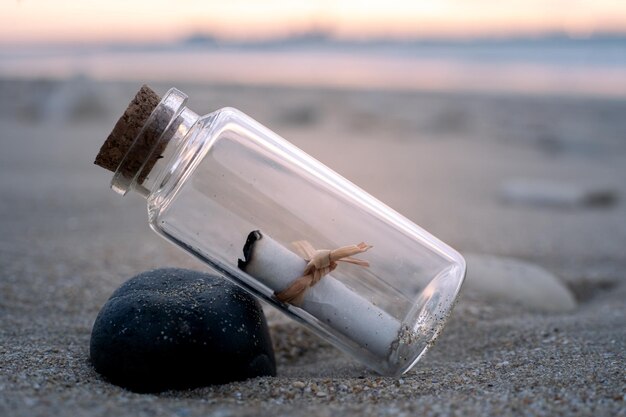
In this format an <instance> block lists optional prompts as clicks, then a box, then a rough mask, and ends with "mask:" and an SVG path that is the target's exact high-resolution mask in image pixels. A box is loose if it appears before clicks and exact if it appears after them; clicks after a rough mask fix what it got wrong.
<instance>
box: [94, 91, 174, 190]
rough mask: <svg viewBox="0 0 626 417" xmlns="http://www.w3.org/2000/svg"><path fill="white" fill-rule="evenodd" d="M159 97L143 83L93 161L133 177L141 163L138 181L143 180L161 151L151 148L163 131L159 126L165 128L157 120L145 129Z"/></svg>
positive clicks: (154, 145) (154, 146) (110, 169)
mask: <svg viewBox="0 0 626 417" xmlns="http://www.w3.org/2000/svg"><path fill="white" fill-rule="evenodd" d="M160 101H161V97H159V95H158V94H157V93H155V92H154V91H153V90H152V89H151V88H150V87H148V86H147V85H143V86H142V87H141V89H140V90H139V91H138V92H137V94H136V95H135V97H134V98H133V99H132V101H131V102H130V104H129V105H128V107H127V108H126V110H125V111H124V114H122V117H120V118H119V120H118V121H117V123H116V124H115V127H114V128H113V130H112V131H111V134H110V135H109V136H108V137H107V139H106V140H105V141H104V144H103V145H102V147H101V148H100V152H98V155H97V156H96V160H95V161H94V163H95V164H96V165H99V166H101V167H102V168H105V169H108V170H109V171H112V172H116V171H117V170H118V169H120V170H121V174H122V175H124V176H125V177H127V178H134V177H135V176H136V175H138V174H139V169H141V167H142V166H143V167H144V168H143V170H142V172H141V173H140V174H139V178H138V182H139V183H141V182H143V179H145V176H146V175H147V173H148V172H150V169H151V168H152V166H154V163H155V162H156V161H157V160H158V158H159V155H160V152H154V150H155V148H157V147H158V146H157V145H158V143H157V142H158V141H159V138H160V135H161V133H162V130H160V131H159V129H158V128H164V123H159V121H156V123H153V124H151V125H154V126H150V127H151V128H150V129H144V126H146V124H147V122H148V118H149V117H150V115H151V114H152V112H153V111H154V109H156V107H157V105H158V104H159V102H160ZM165 124H166V123H165ZM146 127H147V126H146ZM142 129H143V132H142ZM140 134H141V136H140ZM135 141H137V142H135ZM157 150H158V149H157ZM129 151H130V153H129ZM147 158H149V159H147ZM122 162H124V165H123V166H121V164H122ZM144 163H145V165H144Z"/></svg>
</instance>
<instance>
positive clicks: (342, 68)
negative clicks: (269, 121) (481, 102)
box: [0, 36, 626, 98]
mask: <svg viewBox="0 0 626 417" xmlns="http://www.w3.org/2000/svg"><path fill="white" fill-rule="evenodd" d="M0 77H3V78H55V79H58V78H70V77H87V78H92V79H97V80H108V81H136V80H140V81H185V82H202V83H228V84H255V85H278V86H309V87H329V88H350V89H352V88H355V89H391V90H411V91H413V90H425V91H455V92H456V91H459V92H487V93H489V92H492V93H517V94H557V95H586V96H602V97H618V98H624V97H626V37H619V36H612V37H611V36H609V37H595V38H594V37H592V38H589V39H571V38H564V37H555V36H550V37H544V38H527V39H514V38H512V39H478V40H466V41H459V40H421V41H388V40H384V41H383V40H378V41H376V40H373V41H368V42H355V41H335V40H329V39H327V38H325V37H320V36H318V37H315V36H310V37H305V38H302V37H300V38H292V39H288V40H281V41H276V40H274V41H264V42H260V43H259V42H256V43H254V42H252V43H251V42H243V43H242V42H239V43H237V42H219V41H217V40H215V39H213V38H210V37H201V36H193V37H190V38H187V39H185V40H183V41H180V42H175V43H171V44H111V45H80V44H74V45H30V46H23V45H22V46H20V45H13V46H11V45H4V46H0Z"/></svg>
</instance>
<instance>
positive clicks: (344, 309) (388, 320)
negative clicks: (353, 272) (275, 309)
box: [239, 230, 400, 358]
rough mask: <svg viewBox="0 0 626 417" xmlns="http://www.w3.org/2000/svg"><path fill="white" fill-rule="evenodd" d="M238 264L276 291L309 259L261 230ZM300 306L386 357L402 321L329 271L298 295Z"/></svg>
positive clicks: (252, 237) (253, 234) (251, 238)
mask: <svg viewBox="0 0 626 417" xmlns="http://www.w3.org/2000/svg"><path fill="white" fill-rule="evenodd" d="M243 252H244V257H245V260H241V259H240V260H239V268H240V269H241V270H243V271H244V272H246V273H248V274H249V275H251V276H253V277H254V278H256V279H257V280H259V281H260V282H262V283H263V284H265V285H266V286H268V287H269V288H270V289H272V290H273V291H274V292H275V293H281V292H282V291H284V290H286V289H287V288H289V287H290V286H291V285H292V283H293V282H294V281H295V280H297V279H298V278H300V277H302V275H303V272H304V271H305V268H306V267H307V263H308V262H307V261H306V260H305V259H304V258H303V257H302V256H299V255H297V254H296V253H294V252H292V251H291V250H289V249H288V248H286V247H285V246H283V245H281V244H280V243H278V242H277V241H275V240H274V239H272V238H271V237H269V236H268V235H265V234H263V233H261V232H260V231H258V230H257V231H253V232H251V233H250V234H249V235H248V239H247V241H246V244H245V246H244V250H243ZM294 305H296V306H297V307H299V308H301V309H303V310H305V311H306V312H307V313H309V314H311V315H312V316H314V317H315V318H317V319H318V320H320V321H321V322H324V323H326V324H328V325H329V326H331V327H333V328H334V329H336V330H337V331H339V332H340V333H343V334H344V335H345V336H346V337H348V338H349V339H352V340H354V341H356V342H358V343H360V344H361V345H362V346H364V347H366V348H367V349H369V350H370V351H371V352H373V353H374V354H376V355H377V356H380V357H383V358H386V357H387V356H389V354H390V353H391V346H392V344H393V343H394V342H395V341H396V340H397V339H398V334H399V331H400V322H399V321H398V320H397V319H396V318H394V317H392V316H391V315H389V314H388V313H386V312H385V311H383V310H381V309H380V308H378V307H377V306H375V305H374V304H372V302H371V301H369V300H367V299H365V298H363V297H362V296H360V295H359V294H358V293H356V292H354V291H353V290H352V289H350V288H349V287H347V286H346V285H344V284H343V283H342V282H340V281H338V280H337V279H335V278H333V276H332V275H330V274H328V275H325V276H324V277H322V278H321V279H320V280H319V281H318V282H316V283H315V285H313V286H311V287H309V288H307V289H306V291H304V292H303V294H302V295H301V296H300V297H298V300H297V302H296V303H294Z"/></svg>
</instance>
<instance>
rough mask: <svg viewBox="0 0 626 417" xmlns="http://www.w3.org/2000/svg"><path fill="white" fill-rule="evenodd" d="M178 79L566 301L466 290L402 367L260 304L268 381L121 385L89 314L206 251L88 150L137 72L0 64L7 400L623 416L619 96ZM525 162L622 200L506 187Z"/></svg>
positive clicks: (625, 263) (78, 408)
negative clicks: (390, 372)
mask: <svg viewBox="0 0 626 417" xmlns="http://www.w3.org/2000/svg"><path fill="white" fill-rule="evenodd" d="M176 85H177V86H178V87H179V88H180V89H182V90H183V91H185V92H186V93H188V95H189V96H190V97H191V98H190V101H189V106H190V107H191V108H192V109H195V110H196V111H197V112H199V113H203V112H204V113H208V112H210V111H211V110H213V109H216V108H219V107H223V106H233V107H237V108H239V109H241V110H243V111H244V112H246V113H248V114H250V115H251V116H252V117H254V118H255V119H257V120H259V121H260V122H261V123H263V124H265V125H266V126H268V127H270V128H271V129H273V130H274V131H276V132H277V133H279V134H280V135H282V136H283V137H285V138H287V139H288V140H290V141H292V142H293V143H294V144H296V145H297V146H299V147H301V148H302V149H303V150H305V151H306V152H308V153H310V154H312V155H313V156H314V157H316V158H318V159H319V160H321V161H322V162H324V163H325V164H326V165H328V166H330V167H331V168H333V169H335V170H336V171H338V172H339V173H340V174H342V175H344V176H346V177H347V178H348V179H350V180H352V181H353V182H355V183H356V184H358V185H359V186H361V187H362V188H364V189H365V190H367V191H368V192H370V193H371V194H373V195H374V196H376V197H378V198H379V199H381V200H382V201H384V202H386V203H387V204H389V205H390V206H391V207H393V208H395V209H396V210H398V211H399V212H401V213H402V214H404V215H405V216H407V217H408V218H410V219H411V220H413V221H415V222H416V223H417V224H419V225H420V226H422V227H424V228H425V229H426V230H428V231H430V232H431V233H433V234H434V235H435V236H437V237H439V238H441V239H442V240H444V241H445V242H447V243H449V244H450V245H451V246H453V247H455V248H456V249H458V250H459V251H461V252H462V253H474V254H486V255H494V256H506V257H513V258H516V259H520V260H523V261H527V262H530V263H532V264H536V265H539V266H541V267H543V268H545V269H546V270H548V271H549V272H551V273H553V274H554V275H555V276H556V277H558V279H559V282H561V283H563V285H564V286H565V287H566V288H567V289H568V290H570V291H571V292H572V293H573V294H575V296H576V299H577V302H578V305H577V307H576V308H575V309H573V310H571V311H564V312H556V313H546V312H542V311H538V310H537V309H535V308H529V307H528V305H526V304H525V303H523V302H521V303H513V302H511V301H510V300H507V299H506V298H497V297H496V298H494V297H487V295H486V294H485V293H482V292H476V291H471V290H468V291H464V292H463V293H462V296H461V299H460V302H459V304H458V305H457V308H456V310H455V312H454V314H453V316H452V318H451V320H450V322H449V325H448V326H447V327H446V329H445V330H444V332H443V335H442V336H441V338H440V339H439V340H438V342H437V344H436V345H435V347H434V348H433V349H432V350H431V351H430V352H429V353H428V354H427V355H426V356H425V357H424V358H423V360H422V361H420V362H419V363H418V364H417V365H416V366H415V368H413V370H411V371H410V372H409V373H407V374H406V375H404V376H403V377H402V378H401V379H397V378H384V377H380V376H377V375H375V374H373V373H372V372H370V371H368V370H367V369H366V368H364V367H363V366H362V365H360V364H358V363H356V362H355V361H353V360H352V359H350V358H348V357H347V356H345V355H343V354H341V353H339V352H338V351H337V350H336V349H334V348H333V347H331V346H329V345H327V344H326V343H325V342H323V341H321V340H319V339H318V338H316V337H315V336H312V335H310V334H309V333H308V332H307V331H306V330H304V329H303V328H302V327H301V326H299V325H297V324H295V323H292V322H290V321H288V320H287V319H285V318H284V317H283V316H282V315H281V314H280V313H278V312H276V311H274V310H271V309H270V308H267V314H268V318H269V322H270V327H271V331H272V336H273V338H274V343H275V348H276V355H277V361H278V376H277V377H275V378H258V379H252V380H248V381H244V382H238V383H232V384H227V385H223V386H212V387H205V388H200V389H195V390H189V391H173V392H166V393H162V394H159V395H140V394H135V393H131V392H128V391H125V390H123V389H120V388H118V387H116V386H114V385H111V384H109V383H108V382H106V381H105V380H103V379H102V378H100V377H99V376H98V375H97V374H96V373H95V371H94V370H93V368H92V367H91V365H90V363H89V358H88V356H89V351H88V348H89V337H90V331H91V326H92V324H93V322H94V320H95V317H96V315H97V313H98V310H99V309H100V307H101V306H102V305H103V304H104V302H105V301H106V300H107V298H108V297H109V295H110V294H111V292H112V291H113V290H114V289H115V288H116V287H118V286H119V285H120V284H121V283H122V282H124V281H125V280H126V279H128V278H130V277H131V276H132V275H134V274H136V273H139V272H142V271H144V270H147V269H151V268H157V267H164V266H180V267H190V268H196V269H205V267H204V266H202V265H201V264H199V263H198V262H197V261H195V260H194V259H192V258H190V257H189V256H188V255H186V254H184V253H183V252H181V251H180V250H178V249H177V248H175V247H173V246H172V245H170V244H169V243H167V242H165V241H163V240H162V239H160V238H159V237H158V236H157V235H156V234H154V233H153V232H152V231H150V230H149V228H148V225H147V217H146V212H145V201H143V200H142V199H141V198H140V197H138V196H131V195H129V196H127V197H124V198H121V197H119V196H118V195H116V194H115V193H113V192H112V191H111V190H109V188H108V186H109V182H110V179H111V173H109V172H106V171H104V170H103V169H100V168H98V167H96V166H94V165H93V163H92V162H93V158H94V156H95V155H96V153H97V150H98V148H99V146H100V145H101V143H102V141H103V140H104V139H105V137H106V135H107V134H108V132H109V131H110V129H111V128H112V126H113V124H114V123H115V121H116V119H117V117H118V116H119V114H120V113H121V111H122V110H123V109H124V108H125V106H126V103H127V102H128V100H129V99H130V97H131V96H132V94H134V91H136V90H137V88H138V87H139V85H138V84H133V83H104V82H100V83H99V82H91V81H89V80H86V79H80V78H78V79H73V80H67V81H26V80H20V81H17V80H3V81H0V144H1V149H2V151H1V152H0V195H1V198H0V415H2V416H12V417H20V416H36V415H41V416H49V415H76V416H79V415H90V416H99V415H101V416H109V415H114V416H155V415H172V416H181V417H186V416H200V415H203V416H204V415H216V416H231V415H268V414H270V413H271V414H272V415H276V416H278V415H281V416H282V415H285V416H304V415H321V416H325V415H344V416H352V415H354V416H363V415H389V416H403V415H407V416H408V415H419V416H430V415H463V416H484V415H500V416H503V415H546V416H553V415H594V416H620V415H621V416H625V415H626V378H625V373H624V369H625V366H626V361H625V353H626V302H625V301H624V300H626V272H625V271H626V202H625V201H624V199H625V197H626V180H625V178H626V117H624V115H626V101H625V100H618V99H602V98H589V97H548V96H538V95H533V96H520V95H516V96H514V95H504V94H501V95H480V94H452V93H446V94H443V93H441V94H437V93H419V92H411V93H402V92H389V91H388V92H385V91H350V90H345V91H343V90H323V89H322V90H315V89H289V88H278V87H244V86H207V85H189V84H184V83H178V84H176ZM169 86H170V85H169V84H155V85H154V87H155V88H156V89H157V91H158V92H159V93H161V94H162V93H164V92H165V91H166V89H167V88H168V87H169ZM515 179H522V180H532V181H544V180H545V181H547V180H550V181H558V182H562V183H567V184H578V185H580V184H583V185H584V186H585V187H591V188H592V189H593V188H594V187H596V188H601V189H607V190H609V191H610V193H612V195H613V197H614V199H613V201H611V202H607V203H606V204H604V203H602V204H597V205H595V204H592V205H586V204H574V205H570V206H565V207H561V206H558V205H557V206H549V205H545V206H544V205H542V204H540V203H539V204H537V203H536V202H533V201H532V199H529V204H523V202H522V203H516V202H506V201H503V199H502V198H501V197H502V196H501V188H502V186H503V184H505V183H506V181H509V180H515ZM507 278H508V277H507V276H506V275H505V274H503V276H502V279H503V280H506V279H507ZM468 288H469V286H468ZM530 292H531V293H532V289H531V291H530Z"/></svg>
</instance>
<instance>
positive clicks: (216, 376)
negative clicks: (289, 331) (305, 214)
mask: <svg viewBox="0 0 626 417" xmlns="http://www.w3.org/2000/svg"><path fill="white" fill-rule="evenodd" d="M90 357H91V362H92V363H93V365H94V367H95V369H96V371H98V372H99V373H100V374H102V375H103V376H104V377H106V378H107V379H108V380H109V381H110V382H112V383H114V384H116V385H120V386H122V387H124V388H127V389H130V390H132V391H137V392H158V391H164V390H169V389H186V388H194V387H199V386H205V385H211V384H220V383H226V382H231V381H240V380H244V379H247V378H252V377H256V376H275V375H276V362H275V359H274V351H273V349H272V343H271V339H270V335H269V332H268V329H267V323H266V321H265V316H264V315H263V311H262V310H261V307H260V305H259V303H258V302H257V301H256V300H255V299H254V298H252V297H251V296H250V295H248V294H247V293H245V292H244V291H243V290H241V289H240V288H238V287H236V286H235V285H233V284H231V283H229V282H228V281H226V280H224V279H223V278H220V277H217V276H212V275H209V274H205V273H201V272H195V271H190V270H185V269H157V270H154V271H148V272H144V273H141V274H139V275H137V276H135V277H133V278H131V279H130V280H129V281H127V282H126V283H125V284H123V285H122V286H121V287H120V288H118V289H117V290H116V291H115V292H114V293H113V294H112V295H111V298H109V300H108V301H107V302H106V304H105V305H104V307H102V310H100V313H99V314H98V317H97V318H96V321H95V323H94V325H93V330H92V333H91V344H90Z"/></svg>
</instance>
